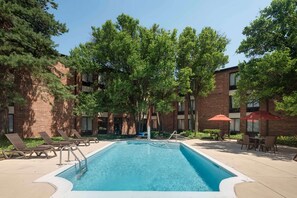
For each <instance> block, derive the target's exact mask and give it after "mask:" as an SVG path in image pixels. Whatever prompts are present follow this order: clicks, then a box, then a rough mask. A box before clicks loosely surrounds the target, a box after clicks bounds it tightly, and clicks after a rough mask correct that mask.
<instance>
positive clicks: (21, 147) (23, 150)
mask: <svg viewBox="0 0 297 198" xmlns="http://www.w3.org/2000/svg"><path fill="white" fill-rule="evenodd" d="M5 136H6V137H7V139H8V140H9V141H10V142H11V143H12V145H13V146H14V150H11V151H5V152H4V153H3V154H4V157H5V158H10V157H12V156H13V154H18V155H20V156H21V157H25V158H26V157H27V154H29V157H31V156H32V154H33V153H35V154H36V155H37V156H41V154H42V153H43V154H45V156H46V158H49V156H48V152H50V151H52V152H54V154H55V156H57V154H56V152H55V149H54V147H52V146H50V145H41V146H37V147H33V148H28V147H27V146H26V144H25V143H24V142H23V140H22V139H21V138H20V136H19V135H18V134H17V133H10V134H5ZM6 152H7V153H9V154H7V153H6Z"/></svg>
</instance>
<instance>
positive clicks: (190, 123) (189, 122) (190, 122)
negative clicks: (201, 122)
mask: <svg viewBox="0 0 297 198" xmlns="http://www.w3.org/2000/svg"><path fill="white" fill-rule="evenodd" d="M188 124H189V125H188V126H189V130H193V127H192V121H191V118H189V119H188Z"/></svg>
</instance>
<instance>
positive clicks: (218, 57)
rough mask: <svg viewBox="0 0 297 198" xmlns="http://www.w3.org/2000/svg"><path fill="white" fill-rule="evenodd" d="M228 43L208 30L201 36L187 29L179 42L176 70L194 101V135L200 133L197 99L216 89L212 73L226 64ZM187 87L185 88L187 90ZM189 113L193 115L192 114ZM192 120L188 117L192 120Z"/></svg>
mask: <svg viewBox="0 0 297 198" xmlns="http://www.w3.org/2000/svg"><path fill="white" fill-rule="evenodd" d="M228 42H229V41H228V39H227V38H226V37H225V36H223V35H220V34H218V33H217V32H216V31H215V30H213V29H212V28H210V27H205V28H203V29H202V31H201V33H200V34H196V30H195V29H193V28H191V27H187V28H185V29H184V31H183V32H182V33H181V35H180V37H179V41H178V57H177V68H178V71H179V74H183V75H179V77H180V79H181V81H185V80H184V78H185V77H188V79H189V81H187V80H186V81H185V82H190V85H189V89H188V90H185V91H188V93H191V94H192V95H193V96H194V99H195V104H196V105H195V108H196V109H195V131H198V130H199V123H198V110H197V107H198V99H199V97H200V96H207V95H208V94H209V93H210V92H211V91H212V90H213V89H214V87H215V79H214V72H215V70H216V69H218V68H220V67H222V66H224V65H225V64H226V63H227V62H228V56H227V55H225V54H224V52H225V50H226V46H227V44H228ZM186 87H187V86H186ZM191 112H192V111H191ZM193 117H194V116H191V118H192V119H193Z"/></svg>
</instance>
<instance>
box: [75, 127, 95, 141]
mask: <svg viewBox="0 0 297 198" xmlns="http://www.w3.org/2000/svg"><path fill="white" fill-rule="evenodd" d="M71 131H72V133H73V134H74V136H75V137H76V138H78V139H85V140H89V142H91V141H94V142H95V143H98V142H99V140H98V138H97V137H82V136H81V135H80V134H79V132H78V131H77V130H76V129H72V130H71Z"/></svg>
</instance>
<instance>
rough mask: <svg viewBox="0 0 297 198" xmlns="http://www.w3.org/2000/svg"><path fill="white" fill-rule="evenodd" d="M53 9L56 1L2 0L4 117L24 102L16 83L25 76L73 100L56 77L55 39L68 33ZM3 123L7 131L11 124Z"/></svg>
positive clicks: (0, 107) (0, 92) (0, 106)
mask: <svg viewBox="0 0 297 198" xmlns="http://www.w3.org/2000/svg"><path fill="white" fill-rule="evenodd" d="M50 7H51V8H53V9H56V8H57V4H56V3H55V2H54V1H53V0H27V1H23V0H0V111H2V113H3V112H4V113H3V114H4V115H5V114H7V108H8V105H9V104H11V103H21V102H24V99H23V98H22V96H21V94H20V93H19V92H18V89H17V85H16V83H15V82H16V81H17V80H18V79H19V78H20V76H22V75H25V74H28V75H30V76H31V77H33V78H35V79H36V80H38V81H40V82H41V83H42V84H43V85H45V87H47V89H45V91H47V92H50V93H52V94H54V95H55V96H62V97H70V96H71V94H70V92H69V91H68V89H67V87H65V86H63V85H62V83H61V82H60V79H59V78H58V77H57V76H56V75H54V74H53V73H52V70H53V64H55V63H56V61H57V57H58V56H59V54H58V52H57V51H56V50H55V48H54V47H55V44H54V42H53V41H52V40H51V37H52V36H59V35H61V34H63V33H64V32H66V31H67V29H66V26H65V24H62V23H60V22H58V21H56V20H55V19H54V15H53V14H50V13H49V12H48V11H49V9H50ZM0 122H2V123H4V128H6V126H5V125H6V123H7V121H6V120H5V119H4V120H2V121H0Z"/></svg>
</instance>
